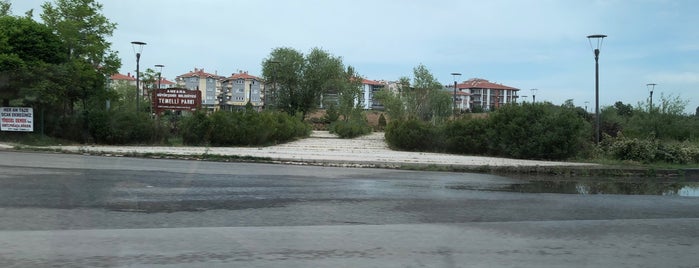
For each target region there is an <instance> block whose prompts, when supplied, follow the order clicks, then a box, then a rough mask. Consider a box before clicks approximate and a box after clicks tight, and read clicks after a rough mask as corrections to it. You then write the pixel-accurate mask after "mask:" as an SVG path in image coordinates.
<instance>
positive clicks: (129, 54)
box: [11, 0, 699, 113]
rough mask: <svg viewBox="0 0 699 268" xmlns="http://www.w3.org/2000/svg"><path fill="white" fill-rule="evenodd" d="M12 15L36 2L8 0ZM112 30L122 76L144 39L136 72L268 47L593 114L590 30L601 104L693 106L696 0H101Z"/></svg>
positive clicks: (224, 62) (214, 62)
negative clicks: (313, 52) (478, 82)
mask: <svg viewBox="0 0 699 268" xmlns="http://www.w3.org/2000/svg"><path fill="white" fill-rule="evenodd" d="M11 2H12V10H13V13H14V14H23V13H24V12H25V11H27V10H28V9H31V8H34V9H35V11H34V14H35V16H36V19H37V20H38V15H39V14H40V13H41V7H40V5H41V3H43V2H45V1H43V0H11ZM100 2H102V4H103V5H104V8H103V13H104V14H105V16H106V17H107V18H108V19H109V20H110V21H112V22H115V23H117V29H116V31H115V32H114V35H113V36H112V37H111V39H110V40H111V42H112V48H113V49H114V50H116V51H118V52H119V55H120V57H121V59H122V65H123V67H122V69H121V72H122V73H127V72H131V73H133V72H134V70H135V68H136V67H135V66H136V59H135V55H134V51H133V49H132V47H131V44H130V42H131V41H142V42H146V43H148V45H147V46H145V47H144V50H143V54H142V57H141V68H142V69H145V68H147V67H152V66H153V65H155V64H163V65H165V66H166V67H165V68H164V70H163V75H164V76H166V77H167V78H170V79H174V77H176V76H177V75H181V74H184V73H187V72H189V71H191V70H193V69H194V68H195V67H196V68H204V69H205V70H206V71H207V72H211V73H214V72H217V73H218V74H219V75H224V76H229V75H230V74H231V73H233V72H237V71H238V70H246V71H249V73H250V74H252V75H258V76H260V75H261V67H260V64H261V62H262V61H263V60H264V58H266V57H267V56H269V53H270V52H271V51H272V49H274V48H276V47H291V48H295V49H297V50H299V51H301V52H304V53H306V52H308V51H310V49H312V48H313V47H319V48H322V49H325V50H327V51H328V52H330V53H332V54H334V55H336V56H341V57H342V58H343V60H344V63H345V64H346V65H352V66H354V67H355V68H356V69H357V71H358V72H359V73H360V74H362V75H363V76H364V77H366V78H368V79H373V80H382V79H383V80H397V79H398V78H399V77H401V76H411V74H412V68H413V67H415V66H417V65H418V64H420V63H422V64H424V65H425V66H427V67H428V68H429V69H430V70H431V72H432V73H433V74H434V75H435V77H437V79H439V81H440V82H442V83H443V84H451V83H453V81H454V80H453V78H452V76H451V75H450V73H452V72H459V73H462V74H463V75H462V76H461V77H460V78H459V81H462V80H466V79H469V78H473V77H478V78H484V79H488V80H490V81H491V82H497V83H502V84H505V85H507V86H512V87H516V88H519V89H521V91H520V95H521V96H528V99H529V100H531V94H532V91H531V90H530V89H532V88H537V89H538V91H537V92H536V100H537V101H539V100H545V101H551V102H553V103H555V104H560V103H562V102H563V101H565V100H566V99H573V100H574V102H575V104H576V105H578V106H581V107H584V106H585V102H586V101H588V102H589V104H588V107H589V110H590V111H594V109H593V107H594V101H595V95H594V92H595V91H594V85H595V84H594V74H595V73H594V70H595V69H594V56H593V52H592V49H591V48H590V44H589V42H588V40H587V38H586V36H587V35H591V34H605V35H608V37H607V38H605V39H604V43H603V45H602V48H601V54H600V60H599V61H600V105H601V106H605V105H611V104H613V103H614V102H616V101H622V102H624V103H630V104H633V105H634V106H635V105H636V104H637V103H638V102H639V101H644V102H647V100H648V95H649V93H648V89H647V87H646V84H648V83H656V84H657V86H656V87H655V93H654V103H658V102H659V98H660V95H661V94H665V95H669V94H672V95H674V96H678V95H679V96H680V97H682V98H683V99H686V100H689V105H688V107H687V112H691V113H694V110H695V108H696V107H697V106H699V30H698V28H697V27H699V16H697V14H699V1H693V0H686V1H682V0H675V1H671V0H667V1H666V0H644V1H641V0H638V1H635V0H586V1H568V0H489V1H464V0H453V1H451V0H449V1H447V0H430V1H426V0H425V1H417V0H415V1H411V0H351V1H350V0H345V1H341V0H336V1H333V0H326V1H323V0H293V1H281V0H279V1H271V0H247V1H244V0H200V1H179V0H118V1H117V0H112V1H107V0H102V1H100Z"/></svg>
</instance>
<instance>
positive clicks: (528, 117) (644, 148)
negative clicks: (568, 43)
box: [380, 66, 699, 165]
mask: <svg viewBox="0 0 699 268" xmlns="http://www.w3.org/2000/svg"><path fill="white" fill-rule="evenodd" d="M413 77H414V78H413V81H412V83H411V81H409V80H407V79H404V80H402V81H403V85H404V86H403V87H402V88H401V89H400V90H399V92H397V93H391V92H384V93H382V95H381V96H380V97H381V98H382V101H383V103H384V105H385V107H386V109H387V110H386V112H387V113H388V115H389V118H390V119H391V120H390V123H388V125H387V127H386V133H385V137H386V142H387V143H388V145H389V146H390V147H391V148H393V149H396V150H405V151H424V152H444V153H454V154H466V155H488V156H500V157H510V158H521V159H542V160H571V159H572V160H577V161H591V162H599V163H614V164H632V165H639V164H652V165H673V164H675V165H688V164H689V165H691V164H699V118H698V117H697V116H694V115H686V114H683V111H684V110H685V106H686V104H687V102H686V101H683V100H682V99H680V98H679V97H673V96H664V95H663V96H661V98H660V103H659V104H658V106H654V107H650V105H648V104H645V103H639V104H638V106H637V107H633V106H631V105H629V104H624V103H622V102H617V103H616V104H615V105H613V106H609V107H604V108H603V109H602V112H601V126H602V127H601V132H602V139H601V142H600V143H599V144H595V142H594V137H595V135H594V128H593V125H594V123H595V121H594V120H595V119H594V115H591V114H589V113H587V112H586V111H585V110H584V109H583V108H581V107H576V106H575V105H574V104H573V101H572V100H568V101H566V102H565V103H564V104H562V105H554V104H551V103H547V102H544V103H528V102H525V103H518V104H509V105H504V106H501V107H499V108H498V109H495V110H494V111H490V112H488V113H486V114H485V116H482V114H475V113H472V114H470V113H466V114H463V115H460V116H458V117H457V118H451V113H450V112H449V110H448V108H449V102H450V99H448V98H447V99H441V98H439V97H437V96H436V94H435V93H436V92H438V87H437V85H434V86H432V87H431V86H430V85H432V83H433V82H434V80H433V78H432V75H431V74H430V73H429V71H427V70H426V68H425V67H424V66H418V67H416V68H415V70H414V73H413ZM416 103H420V104H419V105H416Z"/></svg>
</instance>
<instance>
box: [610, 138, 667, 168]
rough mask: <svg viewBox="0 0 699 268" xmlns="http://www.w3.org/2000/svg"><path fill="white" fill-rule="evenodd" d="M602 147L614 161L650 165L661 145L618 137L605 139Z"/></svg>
mask: <svg viewBox="0 0 699 268" xmlns="http://www.w3.org/2000/svg"><path fill="white" fill-rule="evenodd" d="M602 146H604V147H605V148H606V151H607V153H608V154H609V155H611V156H612V157H613V158H614V159H617V160H631V161H638V162H643V163H650V162H653V161H654V160H655V156H656V154H657V152H658V146H659V143H658V142H657V141H656V140H652V139H638V138H627V137H624V136H618V137H616V138H608V139H605V141H604V143H603V144H602Z"/></svg>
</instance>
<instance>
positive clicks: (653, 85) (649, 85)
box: [646, 83, 657, 113]
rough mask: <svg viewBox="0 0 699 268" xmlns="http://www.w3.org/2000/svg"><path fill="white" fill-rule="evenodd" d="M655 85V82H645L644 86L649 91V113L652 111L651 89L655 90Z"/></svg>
mask: <svg viewBox="0 0 699 268" xmlns="http://www.w3.org/2000/svg"><path fill="white" fill-rule="evenodd" d="M655 85H657V84H656V83H649V84H646V86H647V87H648V91H649V92H650V99H649V100H650V102H649V107H650V108H649V109H648V112H649V113H650V112H653V90H655Z"/></svg>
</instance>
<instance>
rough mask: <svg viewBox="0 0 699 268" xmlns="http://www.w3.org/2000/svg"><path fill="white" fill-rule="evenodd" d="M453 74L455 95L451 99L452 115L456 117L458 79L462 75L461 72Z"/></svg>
mask: <svg viewBox="0 0 699 268" xmlns="http://www.w3.org/2000/svg"><path fill="white" fill-rule="evenodd" d="M451 75H452V76H453V77H454V96H453V99H452V101H451V105H452V109H451V115H452V117H454V118H456V86H457V85H456V80H457V79H458V78H459V76H461V73H451Z"/></svg>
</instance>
